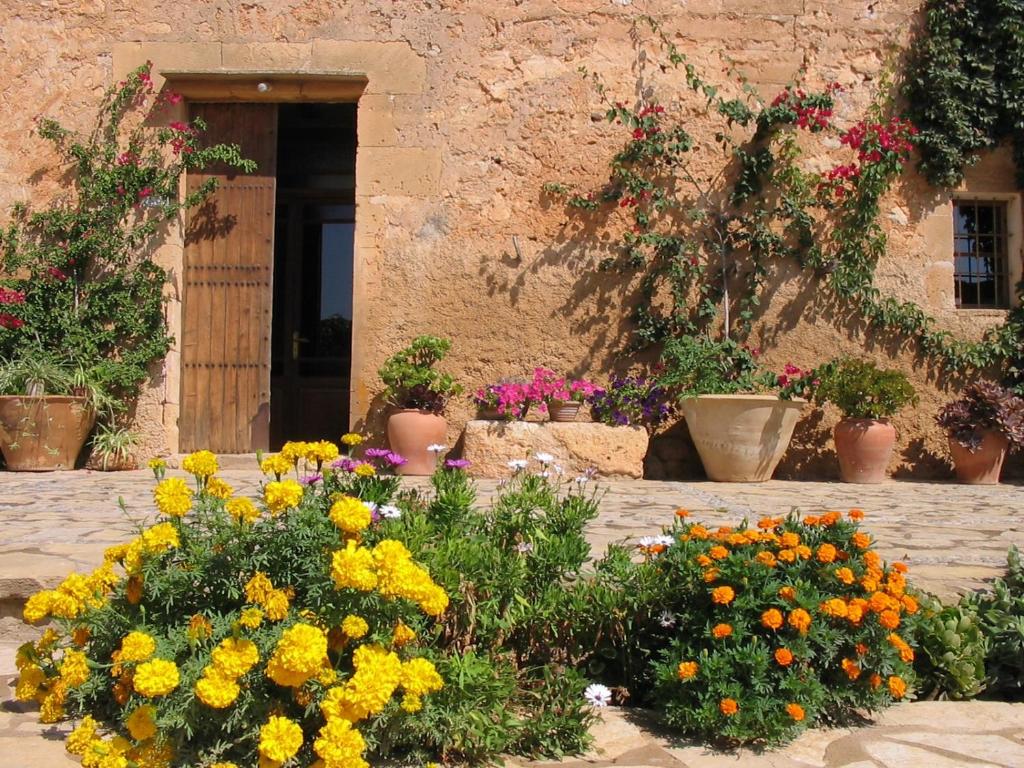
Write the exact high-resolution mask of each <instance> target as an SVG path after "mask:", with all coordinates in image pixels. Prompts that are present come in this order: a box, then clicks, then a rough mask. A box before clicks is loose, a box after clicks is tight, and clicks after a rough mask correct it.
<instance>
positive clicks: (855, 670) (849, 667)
mask: <svg viewBox="0 0 1024 768" xmlns="http://www.w3.org/2000/svg"><path fill="white" fill-rule="evenodd" d="M840 665H841V666H842V668H843V672H845V673H846V676H847V677H848V678H850V679H851V680H856V679H857V678H858V677H860V666H859V665H858V664H857V662H855V661H854V660H853V659H843V660H842V661H841V662H840Z"/></svg>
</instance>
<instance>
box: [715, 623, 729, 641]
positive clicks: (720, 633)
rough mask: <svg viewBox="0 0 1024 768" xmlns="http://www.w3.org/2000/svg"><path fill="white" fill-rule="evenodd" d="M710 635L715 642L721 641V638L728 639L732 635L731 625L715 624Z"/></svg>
mask: <svg viewBox="0 0 1024 768" xmlns="http://www.w3.org/2000/svg"><path fill="white" fill-rule="evenodd" d="M711 634H712V635H713V636H714V638H715V640H721V639H722V638H723V637H728V636H729V635H731V634H732V625H731V624H715V626H714V629H712V630H711Z"/></svg>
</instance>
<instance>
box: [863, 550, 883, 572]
mask: <svg viewBox="0 0 1024 768" xmlns="http://www.w3.org/2000/svg"><path fill="white" fill-rule="evenodd" d="M864 565H866V566H867V567H868V568H880V567H881V566H882V558H881V557H879V556H878V553H877V552H875V551H873V550H870V551H868V552H865V553H864Z"/></svg>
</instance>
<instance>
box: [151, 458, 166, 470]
mask: <svg viewBox="0 0 1024 768" xmlns="http://www.w3.org/2000/svg"><path fill="white" fill-rule="evenodd" d="M146 466H147V467H149V468H150V469H152V470H153V471H154V472H159V471H160V470H162V469H167V462H166V461H164V460H163V459H161V458H159V457H155V458H152V459H150V460H149V461H148V462H146Z"/></svg>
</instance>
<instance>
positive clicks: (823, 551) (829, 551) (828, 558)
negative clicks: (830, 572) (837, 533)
mask: <svg viewBox="0 0 1024 768" xmlns="http://www.w3.org/2000/svg"><path fill="white" fill-rule="evenodd" d="M835 559H836V548H835V547H833V546H832V545H831V544H822V545H821V546H820V547H818V562H819V563H831V562H833V561H834V560H835Z"/></svg>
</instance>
